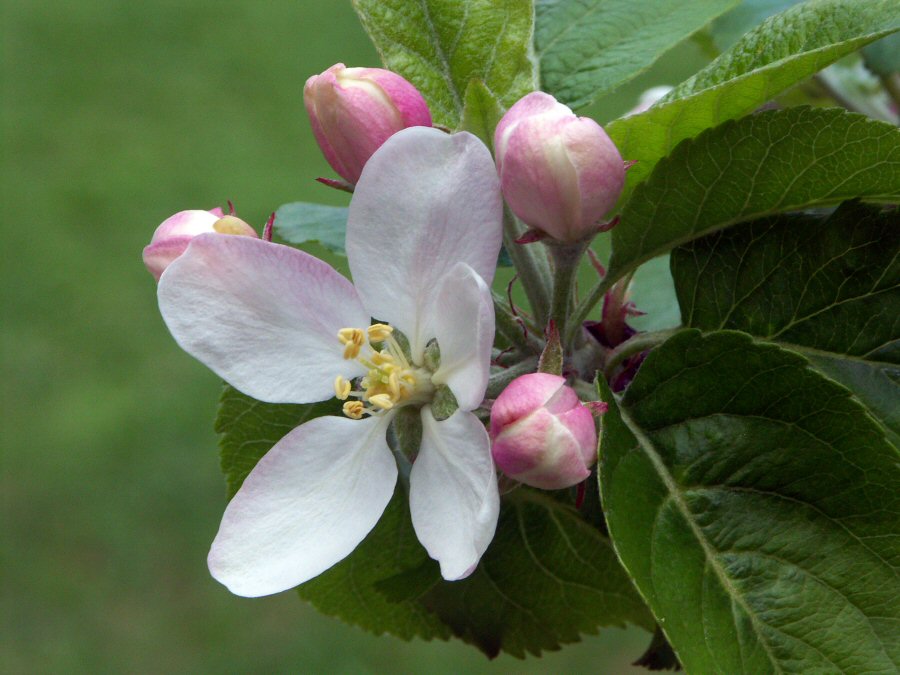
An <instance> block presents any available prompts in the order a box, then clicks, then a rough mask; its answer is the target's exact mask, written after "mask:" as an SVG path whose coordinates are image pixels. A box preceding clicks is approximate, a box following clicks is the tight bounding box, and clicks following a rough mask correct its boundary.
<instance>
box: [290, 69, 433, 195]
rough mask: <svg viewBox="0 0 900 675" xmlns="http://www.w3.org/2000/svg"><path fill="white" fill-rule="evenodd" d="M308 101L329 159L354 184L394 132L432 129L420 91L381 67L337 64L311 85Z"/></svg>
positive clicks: (305, 90)
mask: <svg viewBox="0 0 900 675" xmlns="http://www.w3.org/2000/svg"><path fill="white" fill-rule="evenodd" d="M303 102H304V103H305V104H306V111H307V112H308V113H309V120H310V122H311V123H312V130H313V134H315V136H316V141H317V142H318V143H319V147H320V148H321V149H322V153H323V154H324V155H325V159H327V160H328V163H329V164H331V167H332V168H333V169H334V170H335V171H337V173H338V174H339V175H340V176H341V177H343V178H344V179H345V180H347V181H349V182H350V183H353V184H356V182H357V181H358V180H359V175H360V174H361V173H362V170H363V167H364V166H365V164H366V162H367V161H369V157H371V156H372V154H373V153H374V152H375V151H376V150H377V149H378V148H379V147H381V144H382V143H384V142H385V141H386V140H387V139H388V138H390V137H391V136H392V135H393V134H395V133H397V132H398V131H400V130H401V129H405V128H406V127H415V126H422V127H430V126H431V113H430V112H429V110H428V105H427V104H426V103H425V99H424V98H422V95H421V94H420V93H419V90H418V89H416V88H415V87H414V86H413V85H411V84H410V83H409V82H407V81H406V80H404V79H403V78H402V77H400V76H399V75H397V74H396V73H392V72H391V71H389V70H383V69H381V68H346V67H344V64H343V63H338V64H336V65H333V66H331V68H329V69H328V70H326V71H325V72H324V73H322V74H321V75H313V76H312V77H311V78H309V79H308V80H307V81H306V86H305V87H304V88H303Z"/></svg>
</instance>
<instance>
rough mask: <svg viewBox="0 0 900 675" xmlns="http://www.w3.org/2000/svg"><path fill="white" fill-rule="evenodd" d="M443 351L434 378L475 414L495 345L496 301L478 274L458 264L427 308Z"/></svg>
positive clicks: (461, 404) (486, 379)
mask: <svg viewBox="0 0 900 675" xmlns="http://www.w3.org/2000/svg"><path fill="white" fill-rule="evenodd" d="M428 309H429V311H430V312H431V313H432V315H433V316H432V318H431V324H432V325H433V326H434V335H435V337H436V338H437V341H438V345H439V346H440V348H441V366H440V368H438V369H437V371H436V372H435V373H434V376H433V377H432V381H433V382H434V383H435V384H446V385H447V386H448V387H450V390H451V391H452V392H453V394H454V396H456V402H457V403H459V407H460V408H462V409H463V410H474V409H475V408H477V407H478V406H479V405H480V404H481V401H482V400H483V399H484V391H485V389H486V388H487V384H488V377H489V376H490V367H491V346H492V345H493V343H494V301H493V299H492V298H491V289H490V288H488V286H487V284H486V283H484V281H483V280H482V279H481V277H479V276H478V275H477V274H476V273H475V271H474V270H473V269H472V268H471V267H469V266H468V265H466V264H465V263H459V264H458V265H457V266H456V267H454V268H453V269H452V270H451V271H450V273H449V274H448V275H447V276H446V277H444V280H443V283H442V284H441V286H440V289H439V290H438V294H437V302H435V303H434V304H433V305H431V307H429V308H428Z"/></svg>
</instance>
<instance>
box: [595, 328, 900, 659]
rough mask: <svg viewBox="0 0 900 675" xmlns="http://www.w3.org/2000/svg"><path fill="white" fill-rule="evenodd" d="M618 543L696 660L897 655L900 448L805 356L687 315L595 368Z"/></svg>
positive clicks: (610, 518)
mask: <svg viewBox="0 0 900 675" xmlns="http://www.w3.org/2000/svg"><path fill="white" fill-rule="evenodd" d="M601 390H602V391H601V393H602V395H603V399H604V400H605V401H606V402H607V403H608V404H609V406H610V409H609V411H608V412H607V413H606V414H605V415H604V417H603V435H602V440H601V448H600V450H601V467H600V480H601V493H602V498H603V504H604V508H605V511H606V515H607V523H608V525H609V531H610V535H611V536H612V539H613V542H614V545H615V547H616V551H617V553H618V554H619V557H620V558H621V560H622V562H623V563H624V565H625V567H626V568H627V569H628V571H629V572H630V573H631V575H632V577H633V578H634V580H635V582H636V583H637V585H638V588H639V589H640V591H641V593H642V594H643V596H644V598H645V599H646V600H647V601H648V603H649V605H650V607H651V609H652V610H653V612H654V614H655V615H656V617H657V619H658V620H659V622H660V626H661V627H662V629H663V630H664V632H665V634H666V636H667V638H668V640H669V642H670V643H671V644H672V646H673V647H674V648H675V650H676V652H677V654H678V657H679V659H680V660H681V662H682V664H683V665H684V667H685V670H686V671H687V672H695V673H752V674H754V675H760V674H764V673H787V672H791V673H801V672H802V673H811V672H820V673H825V672H827V673H836V672H846V673H862V672H883V673H888V672H896V671H897V668H898V666H900V640H898V639H897V636H898V632H897V629H898V626H900V603H898V602H897V598H898V597H900V463H898V453H897V452H896V450H895V449H893V448H891V447H890V446H889V445H888V444H887V443H886V442H885V440H884V438H883V436H882V434H881V431H880V429H879V428H878V427H877V426H876V425H875V424H874V423H873V422H872V420H871V419H870V418H869V416H868V415H867V414H866V412H865V410H864V409H863V408H862V407H861V406H860V405H859V404H858V403H856V401H854V400H853V398H852V397H851V396H850V394H849V392H848V391H847V390H846V389H844V388H843V387H841V386H840V385H838V384H836V383H834V382H832V381H830V380H828V379H827V378H825V377H823V376H822V375H820V374H819V373H817V372H816V371H814V370H812V369H810V368H809V367H808V366H807V362H806V360H805V359H804V358H802V357H801V356H799V355H797V354H794V353H792V352H788V351H785V350H782V349H780V348H778V347H777V346H775V345H771V344H760V343H755V342H753V340H752V339H751V337H750V336H748V335H745V334H741V333H734V332H720V333H712V334H709V335H707V336H703V335H701V334H700V333H699V331H695V330H686V331H683V332H681V333H679V334H677V335H675V336H674V337H672V338H670V339H669V340H668V341H667V342H666V343H664V344H663V345H662V346H660V347H659V348H657V349H656V350H654V351H653V352H651V353H650V355H649V356H648V357H647V359H646V361H645V362H644V363H643V365H642V366H641V369H640V371H639V372H638V374H637V377H636V378H635V380H634V381H633V382H632V384H631V386H630V387H629V388H628V390H627V391H626V393H625V396H624V398H623V400H622V401H621V403H617V401H616V398H615V397H614V396H613V395H612V394H611V393H610V392H609V390H608V389H607V388H606V386H605V384H601Z"/></svg>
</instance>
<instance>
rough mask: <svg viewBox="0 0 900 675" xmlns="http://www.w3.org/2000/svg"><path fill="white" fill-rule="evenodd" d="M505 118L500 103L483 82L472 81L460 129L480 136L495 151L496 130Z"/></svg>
mask: <svg viewBox="0 0 900 675" xmlns="http://www.w3.org/2000/svg"><path fill="white" fill-rule="evenodd" d="M502 116H503V109H502V108H501V107H500V102H499V101H498V100H497V99H496V98H495V97H494V95H493V94H492V93H491V92H490V90H489V89H488V88H487V87H486V86H484V82H482V81H481V80H472V81H471V82H469V86H468V87H466V96H465V102H464V105H463V114H462V120H461V122H460V128H461V129H464V130H465V131H468V132H471V133H473V134H475V135H476V136H478V138H480V139H481V140H482V141H483V142H484V144H485V145H486V146H488V148H489V149H490V150H491V152H493V151H494V129H495V128H496V127H497V122H499V121H500V118H501V117H502Z"/></svg>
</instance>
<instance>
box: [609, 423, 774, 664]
mask: <svg viewBox="0 0 900 675" xmlns="http://www.w3.org/2000/svg"><path fill="white" fill-rule="evenodd" d="M619 414H620V416H621V419H622V422H623V423H624V424H625V426H626V427H628V430H629V431H630V432H631V434H632V435H633V436H634V438H635V440H637V442H638V445H639V447H640V448H641V449H642V450H643V451H644V454H645V455H646V457H647V458H648V459H649V460H650V463H651V464H652V465H653V469H654V470H655V471H656V474H657V476H659V478H660V480H661V481H662V482H663V485H664V486H665V488H666V490H667V492H668V493H669V498H670V500H671V501H672V503H673V504H675V507H676V508H677V509H678V512H679V513H680V514H681V516H682V518H683V519H684V520H685V522H686V523H687V524H688V527H689V528H690V530H691V533H692V534H693V535H694V537H695V538H696V539H697V542H698V543H699V544H700V548H701V549H702V550H703V555H704V558H705V559H706V563H707V564H708V565H709V566H710V568H711V569H712V570H713V572H714V573H715V575H716V578H717V579H718V580H719V583H720V584H721V585H722V588H723V589H724V590H725V591H726V592H727V593H728V595H729V597H730V598H733V600H734V601H735V602H737V603H738V604H739V605H740V606H741V609H743V610H744V613H745V614H746V615H747V617H748V618H749V619H750V621H751V622H752V624H753V627H754V629H755V632H756V635H757V637H758V639H759V641H760V644H761V645H762V647H763V649H764V650H765V652H766V655H767V656H768V658H769V661H770V662H771V663H772V665H773V666H774V668H775V672H776V673H783V672H784V671H783V670H782V669H781V666H780V665H779V663H778V661H777V660H776V658H775V656H774V655H773V653H772V647H771V646H770V645H769V643H768V642H767V640H766V639H765V637H764V634H763V631H762V630H761V629H760V623H761V621H760V619H759V617H757V616H756V613H755V612H753V611H752V610H751V608H750V606H749V605H748V604H747V602H746V600H745V599H744V596H743V595H742V594H741V593H740V592H738V589H737V588H735V587H734V586H733V585H732V583H731V579H730V578H729V577H728V575H727V574H726V573H725V570H724V568H723V567H722V564H721V562H720V561H719V558H718V556H717V555H716V551H715V549H713V548H712V547H711V546H710V545H709V543H708V542H707V540H706V537H705V536H704V534H703V531H702V530H701V529H700V527H699V526H698V525H697V524H696V523H695V522H694V519H693V517H692V514H691V512H690V509H689V508H688V506H687V504H686V503H685V502H684V499H683V497H682V494H681V490H680V489H679V487H678V484H677V483H676V482H675V479H674V478H672V475H671V474H670V473H669V470H668V467H666V465H665V462H663V460H662V458H661V457H660V456H659V454H658V453H657V452H656V449H655V447H654V445H653V442H652V441H651V440H650V439H649V438H647V436H646V435H645V434H644V433H643V431H642V430H641V429H640V427H638V426H637V425H636V424H634V423H633V422H632V420H631V418H630V417H629V415H628V413H627V411H626V410H625V409H624V408H622V407H621V406H620V407H619ZM660 628H662V630H663V631H664V632H665V627H664V626H663V625H660Z"/></svg>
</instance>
